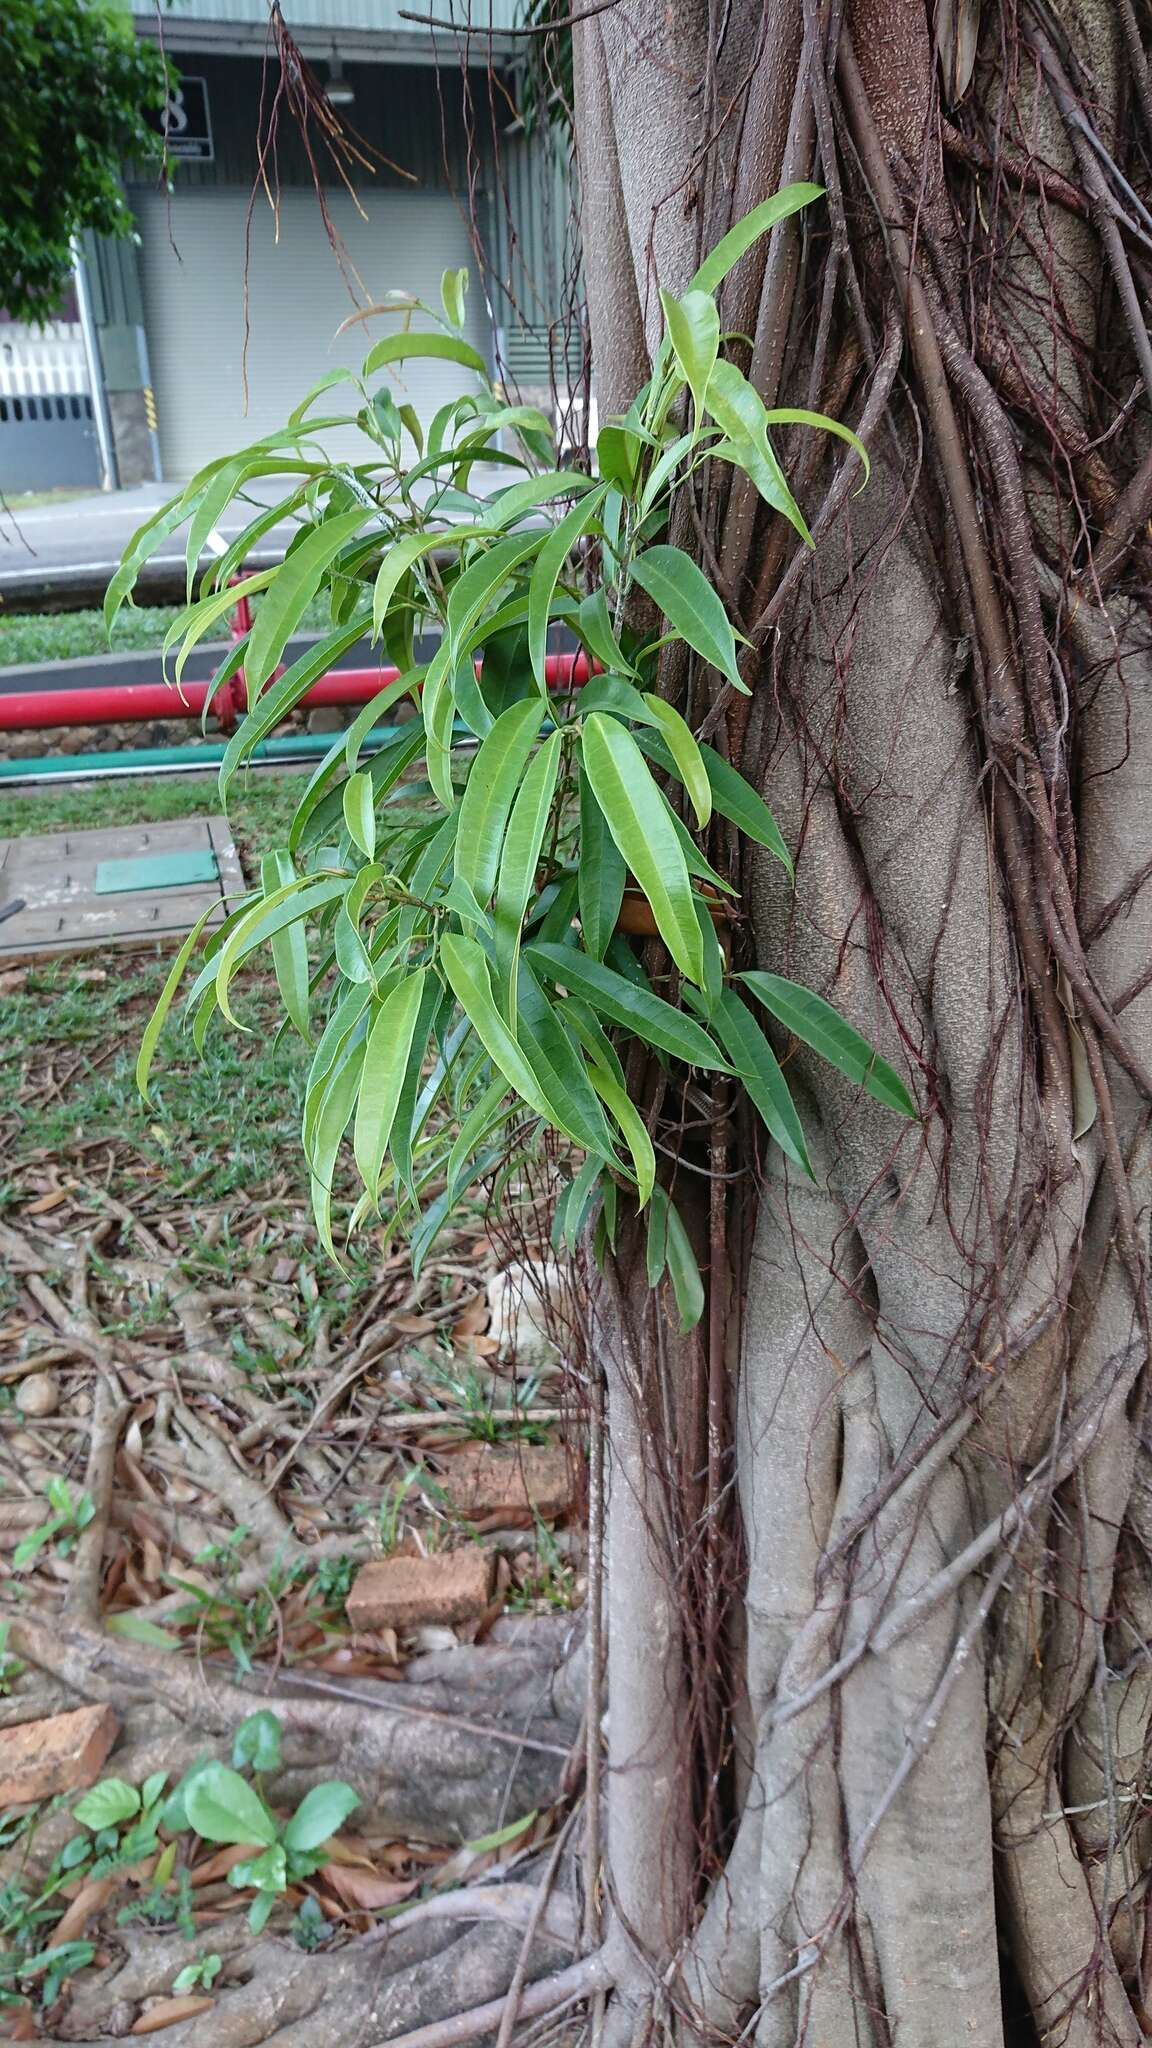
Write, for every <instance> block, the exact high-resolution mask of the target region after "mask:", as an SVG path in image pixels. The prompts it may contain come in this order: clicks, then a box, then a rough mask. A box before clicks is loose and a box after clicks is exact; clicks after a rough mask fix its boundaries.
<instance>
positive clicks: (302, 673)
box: [220, 617, 367, 843]
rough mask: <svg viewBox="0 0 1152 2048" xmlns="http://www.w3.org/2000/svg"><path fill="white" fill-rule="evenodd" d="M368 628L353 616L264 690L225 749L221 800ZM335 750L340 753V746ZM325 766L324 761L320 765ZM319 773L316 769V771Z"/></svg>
mask: <svg viewBox="0 0 1152 2048" xmlns="http://www.w3.org/2000/svg"><path fill="white" fill-rule="evenodd" d="M366 627H367V620H366V619H365V618H363V617H361V618H358V619H354V620H353V622H352V624H351V625H350V626H347V627H345V628H344V629H343V630H342V631H340V632H338V633H330V634H327V635H326V636H325V638H324V639H323V640H321V641H320V643H319V645H318V646H316V647H312V648H309V650H308V652H307V653H306V654H302V655H301V656H300V659H299V660H298V661H294V662H293V663H292V665H291V667H290V668H286V669H285V671H284V673H283V675H282V676H279V677H278V678H277V680H276V681H275V682H274V683H273V684H272V685H271V687H270V688H269V689H267V690H263V691H262V692H261V694H260V697H259V700H258V701H257V702H256V703H254V704H253V705H252V707H251V709H250V710H249V713H248V716H247V718H245V719H244V720H242V722H241V724H240V726H239V728H238V730H237V731H236V732H234V733H233V735H232V737H231V739H230V740H229V742H228V745H227V746H226V747H225V749H224V758H223V760H222V761H221V763H220V801H221V803H225V804H226V803H227V801H228V790H229V787H230V785H231V782H232V778H233V776H234V775H235V773H236V770H237V769H238V768H239V766H240V764H241V762H242V761H245V760H246V759H247V758H248V756H249V755H250V754H251V752H252V749H253V748H254V747H255V746H256V744H257V742H258V741H259V740H262V739H265V738H266V737H267V735H268V734H269V733H270V732H272V731H274V730H275V728H276V726H278V725H279V724H280V723H281V721H282V720H283V719H284V717H285V716H286V715H287V713H288V712H289V711H291V710H293V709H294V708H295V706H296V705H297V704H298V703H299V702H300V699H301V697H303V695H304V694H305V691H307V690H310V689H311V687H312V685H313V683H315V682H318V681H319V679H320V677H321V676H322V675H326V674H327V672H328V670H329V669H330V668H331V667H332V665H333V663H334V662H336V661H338V660H339V659H340V656H341V655H342V654H346V653H347V652H348V649H349V648H350V647H354V646H355V645H356V642H357V640H359V639H361V638H362V637H363V634H364V632H365V630H366ZM249 638H251V636H249ZM335 751H336V752H339V748H337V749H336V750H335ZM323 765H324V764H323V763H321V768H322V767H323ZM319 772H320V771H319V770H317V773H319ZM290 843H291V842H290Z"/></svg>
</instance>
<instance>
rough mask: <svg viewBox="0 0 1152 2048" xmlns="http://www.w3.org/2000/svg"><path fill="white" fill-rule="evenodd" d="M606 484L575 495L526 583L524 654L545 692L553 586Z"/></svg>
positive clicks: (592, 517)
mask: <svg viewBox="0 0 1152 2048" xmlns="http://www.w3.org/2000/svg"><path fill="white" fill-rule="evenodd" d="M607 489H608V487H607V485H606V484H601V485H600V486H599V487H598V488H597V489H596V490H594V491H590V492H589V494H588V495H587V497H584V498H578V499H577V501H576V503H575V504H574V505H573V506H572V507H571V508H570V510H569V511H567V512H566V513H565V514H564V517H563V519H561V520H559V521H558V522H557V524H556V525H555V526H554V527H553V529H552V531H551V533H550V534H549V536H548V538H547V540H546V541H545V543H544V545H543V547H542V548H541V550H540V553H539V554H538V555H537V557H536V564H535V567H534V568H533V570H532V580H531V582H530V583H529V585H528V655H529V659H530V661H531V664H532V673H533V675H534V676H535V678H536V682H537V686H538V688H539V689H541V690H542V691H545V692H546V691H547V688H548V685H547V681H546V679H545V673H544V662H545V658H546V656H547V652H548V627H549V625H550V623H551V618H552V599H553V596H554V595H555V591H556V585H557V583H558V581H559V579H560V576H561V574H562V572H563V569H564V564H565V562H566V561H567V560H568V557H569V555H570V554H571V552H572V550H573V548H574V547H575V545H576V542H577V541H578V540H580V539H581V538H582V537H583V535H584V534H586V533H587V532H588V529H589V527H590V526H591V525H592V523H593V521H594V520H595V518H596V514H597V513H598V511H599V510H600V507H601V505H602V504H603V502H604V499H605V497H606V495H607Z"/></svg>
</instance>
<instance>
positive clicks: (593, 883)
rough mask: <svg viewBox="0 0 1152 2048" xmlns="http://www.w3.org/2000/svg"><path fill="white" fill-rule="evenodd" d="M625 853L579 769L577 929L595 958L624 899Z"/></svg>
mask: <svg viewBox="0 0 1152 2048" xmlns="http://www.w3.org/2000/svg"><path fill="white" fill-rule="evenodd" d="M627 872H628V871H627V867H626V865H625V861H624V856H623V854H622V853H621V852H620V849H619V847H618V846H617V844H616V841H615V840H614V839H613V837H612V834H611V832H610V831H609V830H608V825H607V821H606V819H605V817H604V813H603V811H602V810H601V809H600V806H599V804H598V803H597V801H596V798H595V797H594V795H593V794H592V785H591V783H590V782H589V780H588V777H587V774H586V773H585V771H584V769H583V768H581V770H580V866H579V869H578V881H579V890H580V929H581V931H582V932H583V935H584V949H585V951H586V952H587V953H590V954H591V956H592V958H593V959H594V960H602V959H603V958H604V954H605V952H606V951H607V948H608V941H609V939H610V938H611V937H612V934H613V932H614V931H615V929H616V920H617V918H618V917H619V915H620V905H621V903H622V902H623V899H624V882H625V877H626V875H627Z"/></svg>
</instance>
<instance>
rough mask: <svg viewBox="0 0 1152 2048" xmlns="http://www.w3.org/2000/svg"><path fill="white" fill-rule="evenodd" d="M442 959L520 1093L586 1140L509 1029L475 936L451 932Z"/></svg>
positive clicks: (485, 1039) (543, 1113)
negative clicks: (570, 1123)
mask: <svg viewBox="0 0 1152 2048" xmlns="http://www.w3.org/2000/svg"><path fill="white" fill-rule="evenodd" d="M440 959H441V964H442V965H443V968H444V972H445V974H446V975H447V977H448V983H449V986H450V987H451V990H452V993H453V995H454V996H455V998H456V1000H457V1002H458V1003H459V1005H460V1007H461V1009H462V1010H463V1011H464V1013H465V1015H466V1017H467V1018H468V1020H469V1022H470V1024H471V1025H472V1028H473V1030H474V1031H475V1033H476V1036H477V1038H478V1039H479V1040H480V1042H481V1044H482V1045H483V1046H484V1048H485V1050H486V1051H487V1053H488V1054H489V1056H490V1057H491V1058H492V1059H493V1060H494V1061H495V1063H496V1065H497V1066H498V1067H499V1069H500V1071H501V1073H502V1074H503V1075H504V1076H505V1078H506V1079H507V1080H508V1081H509V1082H510V1083H511V1085H512V1087H513V1088H514V1089H515V1090H516V1092H517V1094H518V1095H521V1096H522V1097H523V1099H524V1101H525V1102H526V1103H527V1104H528V1105H529V1107H530V1108H531V1109H534V1110H535V1111H536V1113H537V1115H538V1116H542V1117H543V1118H544V1120H545V1122H546V1123H550V1124H554V1125H555V1126H556V1128H557V1129H558V1130H562V1131H565V1132H566V1133H567V1135H568V1136H569V1137H570V1138H574V1139H575V1141H576V1143H577V1144H582V1143H583V1142H584V1141H583V1139H582V1138H581V1137H579V1136H578V1135H577V1133H576V1132H574V1131H572V1130H570V1129H569V1128H568V1125H567V1124H566V1122H565V1120H564V1117H563V1115H562V1114H561V1112H560V1108H559V1105H558V1104H556V1103H553V1102H552V1100H551V1098H550V1097H549V1095H548V1093H547V1090H546V1089H545V1087H544V1086H543V1085H542V1082H541V1079H540V1077H539V1076H538V1075H537V1074H536V1071H535V1069H534V1067H533V1066H532V1064H531V1063H530V1061H529V1060H528V1059H527V1058H526V1057H525V1054H524V1052H523V1051H522V1050H521V1047H520V1045H519V1044H518V1042H517V1040H516V1039H515V1038H514V1037H513V1035H512V1033H511V1032H510V1031H509V1029H508V1026H507V1025H506V1024H505V1022H504V1019H503V1018H502V1017H501V1015H500V1012H499V1011H498V1009H497V1008H496V1004H495V1002H494V1000H493V997H492V984H491V981H490V979H489V974H488V961H487V959H486V957H485V954H484V952H483V949H482V948H481V947H480V946H479V945H478V944H477V942H476V940H475V939H464V938H458V937H457V936H456V934H455V933H449V934H448V935H447V936H446V937H445V938H444V939H443V940H442V942H441V946H440Z"/></svg>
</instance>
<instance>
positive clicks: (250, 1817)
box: [184, 1764, 276, 1848]
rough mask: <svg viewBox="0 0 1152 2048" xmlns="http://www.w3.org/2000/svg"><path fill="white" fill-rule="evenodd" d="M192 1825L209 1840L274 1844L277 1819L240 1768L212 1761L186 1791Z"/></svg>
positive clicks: (185, 1801) (185, 1808) (263, 1845)
mask: <svg viewBox="0 0 1152 2048" xmlns="http://www.w3.org/2000/svg"><path fill="white" fill-rule="evenodd" d="M184 1810H185V1812H186V1814H187V1815H188V1825H189V1827H190V1828H193V1829H194V1830H195V1832H196V1833H197V1834H198V1835H201V1836H202V1837H203V1839H204V1840H205V1841H206V1842H237V1843H244V1842H258V1843H259V1844H260V1845H261V1847H263V1848H271V1846H272V1844H273V1842H274V1841H275V1840H276V1823H275V1821H274V1820H273V1818H272V1815H271V1814H270V1813H269V1811H268V1808H267V1807H266V1806H265V1804H264V1801H263V1800H262V1799H261V1798H260V1796H259V1794H258V1793H256V1792H254V1791H253V1790H252V1787H251V1785H249V1784H248V1783H247V1782H246V1781H245V1779H243V1778H242V1777H241V1776H240V1773H239V1771H230V1770H229V1768H228V1766H227V1764H208V1765H207V1766H206V1767H205V1769H204V1770H202V1771H198V1772H197V1773H196V1776H195V1777H194V1778H193V1780H192V1782H191V1784H190V1785H189V1786H188V1788H187V1790H186V1791H185V1794H184Z"/></svg>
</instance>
